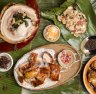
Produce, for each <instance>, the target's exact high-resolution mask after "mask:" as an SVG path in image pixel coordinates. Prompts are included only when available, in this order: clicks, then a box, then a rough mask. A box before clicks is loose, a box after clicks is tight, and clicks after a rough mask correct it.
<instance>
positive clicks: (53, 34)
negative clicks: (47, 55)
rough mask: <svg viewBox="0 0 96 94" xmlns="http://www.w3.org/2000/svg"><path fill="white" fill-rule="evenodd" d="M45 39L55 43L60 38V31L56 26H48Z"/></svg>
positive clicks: (45, 30)
mask: <svg viewBox="0 0 96 94" xmlns="http://www.w3.org/2000/svg"><path fill="white" fill-rule="evenodd" d="M43 35H44V38H45V39H46V40H47V41H49V42H55V41H57V40H58V39H59V37H60V29H59V28H58V27H57V26H55V25H48V26H47V27H45V29H44V33H43Z"/></svg>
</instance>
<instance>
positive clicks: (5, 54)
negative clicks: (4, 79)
mask: <svg viewBox="0 0 96 94" xmlns="http://www.w3.org/2000/svg"><path fill="white" fill-rule="evenodd" d="M1 56H4V57H6V58H7V59H8V60H9V62H8V64H7V67H6V68H3V67H1V66H0V72H6V71H8V70H10V69H11V68H12V66H13V58H12V57H11V55H10V54H8V53H0V58H1Z"/></svg>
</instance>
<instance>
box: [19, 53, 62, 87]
mask: <svg viewBox="0 0 96 94" xmlns="http://www.w3.org/2000/svg"><path fill="white" fill-rule="evenodd" d="M48 55H49V56H48ZM45 56H47V57H48V58H50V60H48V61H47V59H46V60H45V59H44V58H45ZM37 57H38V54H36V53H31V54H30V56H29V58H28V62H27V63H24V64H21V65H19V68H18V71H17V72H18V75H19V77H18V79H21V78H22V80H23V81H26V82H28V83H31V84H32V85H33V86H34V87H37V86H39V85H42V84H43V83H44V81H45V80H46V79H47V78H48V79H50V80H52V81H58V80H59V74H60V66H59V64H58V63H57V62H56V61H53V58H52V56H51V55H50V54H49V53H47V52H44V53H43V57H42V61H44V60H45V61H46V62H38V58H37ZM23 81H21V80H20V82H22V83H23Z"/></svg>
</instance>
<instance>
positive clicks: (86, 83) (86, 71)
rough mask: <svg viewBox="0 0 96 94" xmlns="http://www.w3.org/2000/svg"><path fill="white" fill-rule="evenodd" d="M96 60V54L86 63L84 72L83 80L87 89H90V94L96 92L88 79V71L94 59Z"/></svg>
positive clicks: (95, 93)
mask: <svg viewBox="0 0 96 94" xmlns="http://www.w3.org/2000/svg"><path fill="white" fill-rule="evenodd" d="M95 60H96V56H94V57H92V58H91V59H90V60H89V61H88V63H87V64H86V66H85V68H84V72H83V82H84V85H85V87H86V89H87V90H88V92H89V93H90V94H96V92H95V91H94V90H93V89H92V86H90V83H89V82H88V79H87V73H88V70H89V67H90V65H91V64H92V63H93V61H95Z"/></svg>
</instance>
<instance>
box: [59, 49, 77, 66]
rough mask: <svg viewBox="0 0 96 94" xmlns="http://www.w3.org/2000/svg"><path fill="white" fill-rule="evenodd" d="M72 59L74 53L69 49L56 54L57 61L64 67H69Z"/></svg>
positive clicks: (73, 59) (73, 58)
mask: <svg viewBox="0 0 96 94" xmlns="http://www.w3.org/2000/svg"><path fill="white" fill-rule="evenodd" d="M74 61H75V56H74V53H73V52H72V51H70V50H63V51H61V52H60V53H59V55H58V62H59V64H60V65H61V66H62V67H64V68H68V67H70V66H71V65H72V64H73V62H74Z"/></svg>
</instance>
